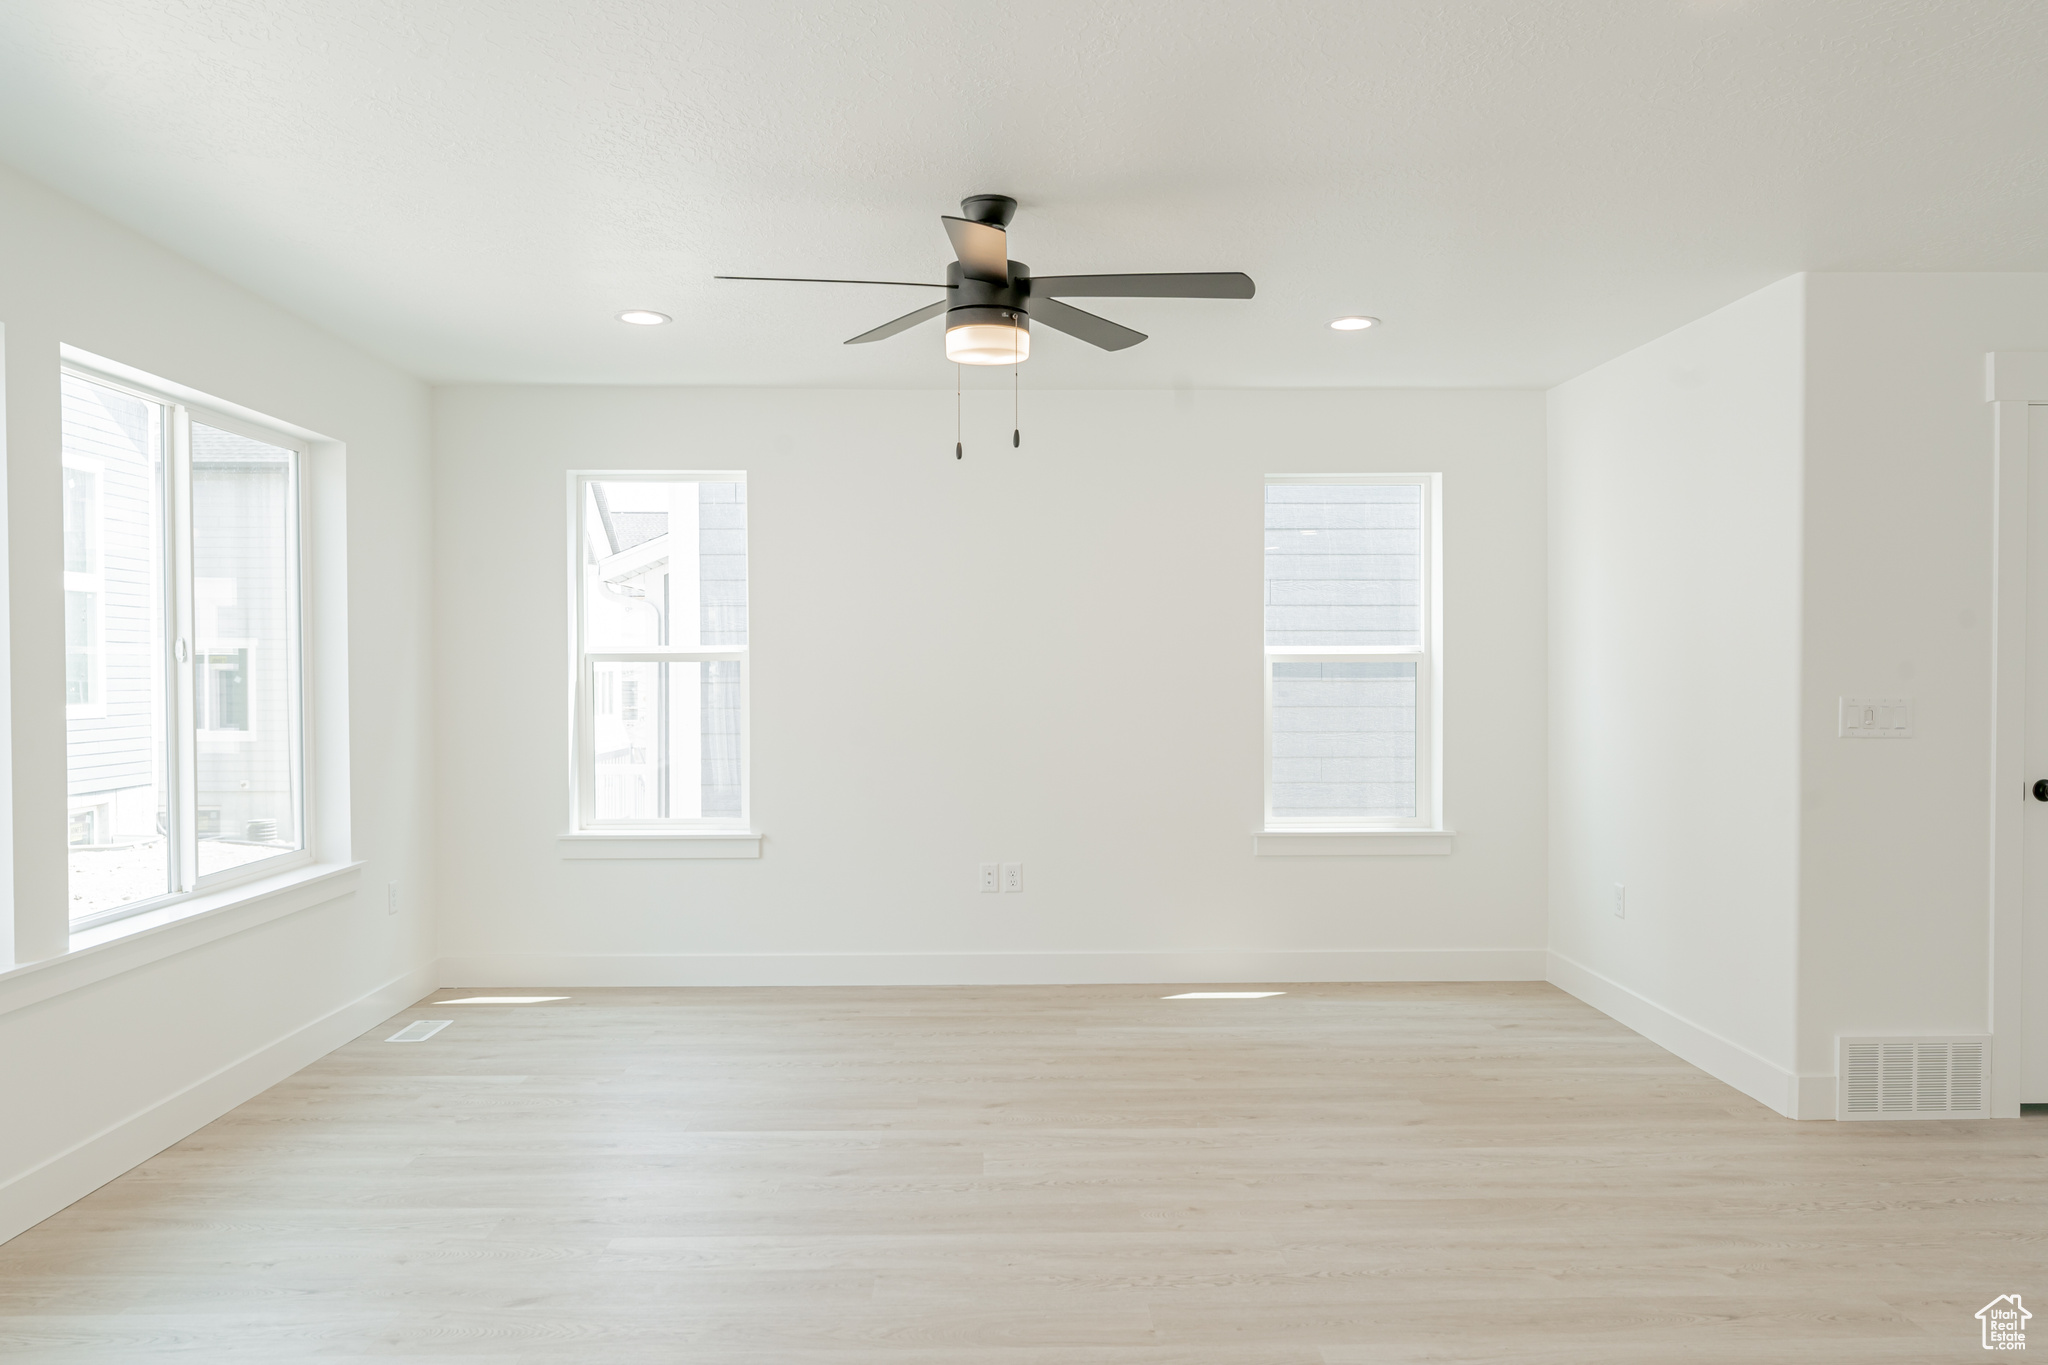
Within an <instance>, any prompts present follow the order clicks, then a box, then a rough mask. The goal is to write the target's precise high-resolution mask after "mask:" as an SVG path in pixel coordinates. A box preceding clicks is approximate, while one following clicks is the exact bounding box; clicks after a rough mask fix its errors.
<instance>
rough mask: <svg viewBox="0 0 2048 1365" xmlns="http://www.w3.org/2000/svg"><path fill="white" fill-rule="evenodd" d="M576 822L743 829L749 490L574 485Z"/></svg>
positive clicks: (703, 476)
mask: <svg viewBox="0 0 2048 1365" xmlns="http://www.w3.org/2000/svg"><path fill="white" fill-rule="evenodd" d="M569 491H570V498H571V500H572V503H571V505H572V508H573V515H572V532H571V536H572V544H573V545H574V563H573V567H572V570H571V586H570V592H571V598H572V601H573V607H572V616H573V620H572V622H571V630H572V634H573V641H572V649H573V654H574V660H575V679H574V697H575V718H574V721H575V723H574V733H575V776H576V781H575V788H576V790H575V818H576V828H577V829H578V830H580V831H586V832H600V833H605V832H609V833H620V834H630V833H634V832H636V831H638V832H669V833H676V832H684V831H688V830H690V829H743V828H745V827H746V825H747V820H748V812H747V802H748V792H747V710H746V707H747V480H746V475H744V474H741V473H736V472H730V471H726V472H713V473H667V472H658V471H639V472H633V473H578V474H574V475H572V476H571V481H570V490H569Z"/></svg>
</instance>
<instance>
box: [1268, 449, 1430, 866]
mask: <svg viewBox="0 0 2048 1365" xmlns="http://www.w3.org/2000/svg"><path fill="white" fill-rule="evenodd" d="M1273 484H1360V485H1380V486H1386V485H1407V486H1414V485H1417V484H1419V485H1421V487H1422V502H1423V510H1422V575H1423V577H1422V644H1421V646H1420V648H1414V649H1410V648H1396V647H1391V646H1382V645H1353V646H1344V647H1340V648H1311V647H1306V646H1294V645H1266V646H1265V647H1264V651H1263V654H1262V657H1261V658H1260V660H1259V669H1260V674H1261V678H1260V694H1261V697H1262V707H1263V713H1264V714H1263V717H1262V724H1261V729H1262V731H1263V734H1264V740H1265V743H1264V764H1265V771H1264V773H1263V776H1262V786H1263V792H1264V802H1263V823H1262V825H1261V827H1260V828H1259V829H1258V830H1257V831H1255V832H1254V835H1255V837H1254V840H1253V850H1254V852H1255V853H1258V854H1260V855H1262V856H1272V855H1275V854H1279V855H1289V854H1299V853H1306V852H1311V851H1320V852H1326V853H1359V854H1373V853H1415V854H1425V855H1426V854H1435V853H1447V852H1449V851H1450V844H1449V842H1448V836H1449V834H1450V831H1449V830H1447V829H1445V828H1444V809H1443V714H1444V710H1443V586H1442V585H1443V475H1441V474H1268V475H1266V477H1265V479H1264V481H1263V482H1262V483H1261V485H1260V498H1259V505H1260V527H1259V530H1260V536H1261V540H1260V545H1261V555H1260V560H1259V563H1260V575H1261V581H1262V582H1263V581H1264V572H1265V557H1264V553H1263V546H1264V543H1265V542H1264V534H1265V525H1264V516H1265V492H1264V490H1265V488H1266V487H1268V486H1270V485H1273ZM1262 596H1263V594H1262ZM1265 628H1266V623H1265V609H1264V606H1263V604H1262V605H1261V607H1260V619H1259V638H1260V639H1261V641H1263V640H1264V639H1265ZM1328 662H1341V663H1363V662H1376V663H1413V664H1414V665H1415V709H1416V716H1415V729H1416V737H1417V741H1418V742H1417V744H1416V755H1415V758H1416V763H1415V814H1414V815H1413V816H1409V817H1404V818H1396V819H1382V820H1361V819H1300V818H1288V819H1276V818H1275V817H1274V815H1273V665H1274V664H1275V663H1328ZM1417 835H1436V836H1443V837H1441V838H1415V837H1413V836H1417ZM1263 836H1308V838H1307V839H1304V838H1295V837H1286V838H1270V837H1263ZM1315 836H1327V838H1325V839H1320V840H1318V839H1316V838H1315ZM1360 836H1366V838H1364V839H1361V838H1360ZM1395 836H1409V837H1406V838H1400V837H1395ZM1318 844H1320V848H1319V847H1318Z"/></svg>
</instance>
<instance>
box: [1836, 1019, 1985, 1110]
mask: <svg viewBox="0 0 2048 1365" xmlns="http://www.w3.org/2000/svg"><path fill="white" fill-rule="evenodd" d="M1836 1041H1837V1049H1838V1054H1837V1058H1836V1067H1835V1074H1836V1076H1837V1077H1838V1080H1837V1083H1836V1092H1835V1093H1836V1098H1835V1117H1836V1118H1838V1119H1982V1118H1989V1117H1991V1109H1990V1092H1989V1089H1988V1086H1989V1079H1990V1075H1991V1040H1990V1039H1989V1038H1988V1037H1960V1038H1841V1039H1838V1040H1836Z"/></svg>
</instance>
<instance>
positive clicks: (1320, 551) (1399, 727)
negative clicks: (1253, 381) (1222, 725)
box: [1265, 474, 1442, 831]
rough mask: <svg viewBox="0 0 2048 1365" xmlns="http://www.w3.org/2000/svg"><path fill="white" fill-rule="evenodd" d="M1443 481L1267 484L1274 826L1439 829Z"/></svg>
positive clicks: (1269, 806) (1269, 814)
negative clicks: (1440, 494) (1440, 512)
mask: <svg viewBox="0 0 2048 1365" xmlns="http://www.w3.org/2000/svg"><path fill="white" fill-rule="evenodd" d="M1439 486H1440V481H1439V478H1438V476H1436V475H1434V474H1349V475H1340V474H1275V475H1269V476H1268V477H1267V479H1266V508H1265V512H1266V517H1265V521H1266V525H1265V564H1266V569H1265V579H1266V602H1265V614H1266V620H1265V630H1266V648H1265V696H1266V828H1267V829H1268V830H1274V831H1283V830H1374V829H1389V830H1397V829H1437V828H1441V826H1442V821H1441V818H1440V817H1441V811H1442V806H1441V800H1442V784H1441V781H1440V780H1439V770H1440V761H1439V756H1440V754H1441V750H1442V745H1441V743H1440V734H1439V728H1438V715H1439V711H1440V709H1441V708H1440V706H1439V703H1438V699H1439V698H1440V696H1441V695H1442V693H1441V683H1442V678H1441V670H1440V668H1439V666H1438V635H1439V633H1440V631H1441V621H1442V615H1441V611H1440V609H1439V602H1438V598H1439V594H1438V587H1437V584H1438V579H1439V569H1438V550H1437V541H1438V531H1437V528H1438V524H1439V523H1438V516H1437V503H1438V492H1439Z"/></svg>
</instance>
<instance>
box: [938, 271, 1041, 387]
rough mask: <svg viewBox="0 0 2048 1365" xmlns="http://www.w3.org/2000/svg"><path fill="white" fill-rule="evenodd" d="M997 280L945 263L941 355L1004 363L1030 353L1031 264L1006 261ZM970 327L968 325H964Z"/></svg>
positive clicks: (972, 362) (980, 362)
mask: <svg viewBox="0 0 2048 1365" xmlns="http://www.w3.org/2000/svg"><path fill="white" fill-rule="evenodd" d="M1009 273H1010V278H1009V279H1008V280H1006V281H1003V282H1002V283H1000V284H999V283H997V282H995V281H993V280H977V279H974V278H972V277H971V276H969V275H968V274H967V273H966V271H965V270H963V269H962V268H961V265H960V262H958V261H954V262H952V263H951V264H950V265H948V266H947V267H946V297H947V300H948V302H949V303H950V305H951V306H950V307H948V308H947V309H946V354H947V355H949V356H951V357H952V358H953V359H955V360H959V361H963V362H965V363H966V364H969V365H1008V364H1014V363H1015V362H1016V361H1019V360H1022V359H1024V358H1025V357H1027V356H1029V355H1030V354H1031V314H1030V311H1029V310H1028V309H1027V307H1026V302H1027V300H1028V299H1029V298H1030V291H1031V267H1030V266H1028V265H1025V264H1024V263H1023V262H1022V261H1011V262H1009ZM969 329H972V330H969Z"/></svg>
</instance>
